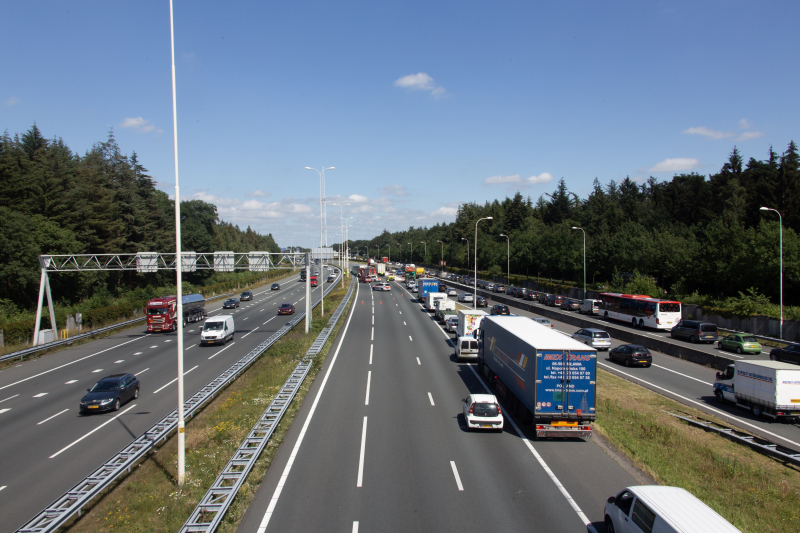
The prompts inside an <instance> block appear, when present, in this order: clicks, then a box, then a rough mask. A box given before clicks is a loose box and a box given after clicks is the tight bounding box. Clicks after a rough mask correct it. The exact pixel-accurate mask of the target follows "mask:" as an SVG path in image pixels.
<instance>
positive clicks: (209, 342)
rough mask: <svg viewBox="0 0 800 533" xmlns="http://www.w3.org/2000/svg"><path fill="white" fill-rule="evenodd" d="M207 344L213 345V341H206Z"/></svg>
mask: <svg viewBox="0 0 800 533" xmlns="http://www.w3.org/2000/svg"><path fill="white" fill-rule="evenodd" d="M206 342H207V343H208V344H214V341H206Z"/></svg>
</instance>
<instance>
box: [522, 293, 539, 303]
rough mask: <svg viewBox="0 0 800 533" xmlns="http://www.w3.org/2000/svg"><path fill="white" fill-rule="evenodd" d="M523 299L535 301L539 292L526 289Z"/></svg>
mask: <svg viewBox="0 0 800 533" xmlns="http://www.w3.org/2000/svg"><path fill="white" fill-rule="evenodd" d="M525 299H526V300H530V301H535V300H538V299H539V293H538V292H536V291H528V292H526V293H525Z"/></svg>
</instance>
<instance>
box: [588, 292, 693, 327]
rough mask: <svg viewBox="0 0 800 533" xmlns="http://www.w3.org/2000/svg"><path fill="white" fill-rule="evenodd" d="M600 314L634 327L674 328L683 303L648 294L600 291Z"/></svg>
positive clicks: (679, 316) (678, 319) (679, 317)
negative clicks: (651, 296) (652, 296)
mask: <svg viewBox="0 0 800 533" xmlns="http://www.w3.org/2000/svg"><path fill="white" fill-rule="evenodd" d="M600 302H601V303H600V313H599V314H600V316H604V317H606V318H613V319H614V320H620V321H622V322H627V323H629V324H631V325H632V326H633V327H639V328H653V329H672V328H673V326H675V325H676V324H677V323H678V322H680V320H681V303H680V302H675V301H672V300H662V299H659V298H650V297H649V296H647V295H646V294H620V293H616V292H601V293H600Z"/></svg>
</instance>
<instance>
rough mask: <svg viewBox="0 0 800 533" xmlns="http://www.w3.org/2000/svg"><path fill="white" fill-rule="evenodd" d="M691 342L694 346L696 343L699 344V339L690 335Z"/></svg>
mask: <svg viewBox="0 0 800 533" xmlns="http://www.w3.org/2000/svg"><path fill="white" fill-rule="evenodd" d="M689 342H691V343H692V344H694V343H696V342H697V338H696V337H695V336H694V335H690V336H689Z"/></svg>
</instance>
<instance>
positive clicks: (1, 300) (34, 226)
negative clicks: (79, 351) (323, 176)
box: [0, 124, 280, 310]
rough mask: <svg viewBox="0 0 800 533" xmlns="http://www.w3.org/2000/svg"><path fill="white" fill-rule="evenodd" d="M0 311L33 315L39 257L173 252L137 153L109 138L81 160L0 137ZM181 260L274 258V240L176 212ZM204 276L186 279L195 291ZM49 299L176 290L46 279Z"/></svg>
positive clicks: (211, 209) (207, 211) (198, 206)
mask: <svg viewBox="0 0 800 533" xmlns="http://www.w3.org/2000/svg"><path fill="white" fill-rule="evenodd" d="M0 184H1V185H2V186H1V187H0V304H2V307H4V308H16V309H20V310H21V309H29V308H30V307H31V306H34V305H35V303H36V298H37V294H38V293H37V291H38V287H39V272H40V270H39V262H38V256H39V255H40V254H76V253H92V254H105V253H136V252H144V251H157V252H174V250H175V211H174V209H175V207H174V202H173V201H172V200H170V198H169V197H168V195H167V194H166V193H164V192H163V191H160V190H158V189H156V187H155V183H154V181H153V179H152V177H151V176H149V175H148V173H147V170H146V169H145V168H144V167H143V166H142V164H141V163H140V162H139V160H138V158H137V155H136V153H135V152H134V153H133V154H132V155H130V156H128V155H125V154H123V153H122V152H121V150H120V147H119V146H118V144H117V142H116V140H115V139H114V135H113V133H109V136H108V139H107V140H106V141H105V142H100V143H97V144H95V145H94V146H93V147H92V148H91V149H90V150H88V151H87V152H86V154H84V155H83V156H80V155H78V154H76V153H73V152H72V151H71V150H70V149H69V147H67V145H66V144H65V143H64V141H63V140H62V139H60V138H56V139H52V140H48V139H45V138H44V137H43V136H42V134H41V132H40V131H39V129H38V128H37V127H36V125H35V124H34V126H33V127H32V128H31V129H30V130H28V131H27V132H25V133H24V134H23V135H22V136H20V135H18V134H17V135H15V136H14V137H11V136H10V135H9V134H8V132H5V133H4V135H3V136H2V137H0ZM181 217H182V222H181V240H182V243H181V244H182V247H183V249H184V250H188V251H196V252H211V251H215V250H229V251H234V252H246V251H250V250H265V251H271V252H278V251H280V249H279V247H278V246H277V245H276V243H275V241H274V239H273V238H272V235H259V234H258V233H256V232H254V231H253V230H252V229H250V228H247V229H246V230H244V231H243V230H241V229H239V227H238V226H234V225H231V224H228V223H226V222H222V221H220V220H219V217H218V215H217V208H216V206H214V205H212V204H208V203H206V202H202V201H200V200H191V201H186V202H181ZM209 275H210V273H209V272H198V273H196V274H191V275H186V274H185V275H184V276H185V277H184V279H186V280H187V281H189V282H191V283H196V284H199V283H202V282H203V279H204V278H205V277H207V276H209ZM50 283H51V287H52V290H53V293H54V294H53V296H54V297H55V298H56V299H58V300H59V301H63V302H65V303H74V302H77V301H80V300H84V299H86V298H89V297H92V296H93V295H94V293H95V292H97V291H101V292H104V293H109V294H112V295H113V294H119V293H121V292H124V291H126V290H132V289H135V288H140V287H144V286H148V285H151V286H167V285H169V284H174V283H175V279H174V273H169V272H159V273H158V274H146V275H142V274H136V273H135V272H95V273H82V274H57V275H53V276H51V280H50Z"/></svg>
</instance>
